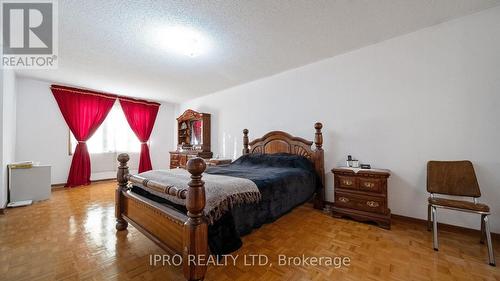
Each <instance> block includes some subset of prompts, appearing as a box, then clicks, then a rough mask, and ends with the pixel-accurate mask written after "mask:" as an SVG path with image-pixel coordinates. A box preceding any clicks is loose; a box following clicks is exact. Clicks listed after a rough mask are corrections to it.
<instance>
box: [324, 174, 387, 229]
mask: <svg viewBox="0 0 500 281" xmlns="http://www.w3.org/2000/svg"><path fill="white" fill-rule="evenodd" d="M332 173H333V177H334V198H335V201H334V203H333V208H332V216H334V217H337V218H341V217H349V218H351V219H354V220H357V221H362V222H374V223H376V224H377V225H378V226H380V227H382V228H385V229H390V228H391V209H389V205H388V192H387V179H388V178H389V177H390V176H391V172H390V171H389V170H386V169H359V168H349V167H338V168H334V169H332Z"/></svg>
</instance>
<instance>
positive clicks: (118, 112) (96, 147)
mask: <svg viewBox="0 0 500 281" xmlns="http://www.w3.org/2000/svg"><path fill="white" fill-rule="evenodd" d="M77 143H78V142H77V140H76V139H75V137H74V136H73V134H72V133H70V149H69V150H70V152H71V154H72V153H73V152H74V151H75V147H76V144H77ZM87 147H88V150H89V153H93V154H97V153H114V152H139V151H140V150H141V143H140V142H139V139H138V138H137V137H136V136H135V134H134V132H133V131H132V129H131V128H130V126H129V124H128V122H127V119H126V118H125V114H123V111H122V109H121V107H120V103H119V102H116V103H115V105H113V107H112V108H111V110H110V111H109V114H108V116H106V119H105V120H104V122H102V124H101V126H100V127H99V129H97V131H96V132H95V133H94V135H92V137H91V138H90V139H89V140H88V141H87Z"/></svg>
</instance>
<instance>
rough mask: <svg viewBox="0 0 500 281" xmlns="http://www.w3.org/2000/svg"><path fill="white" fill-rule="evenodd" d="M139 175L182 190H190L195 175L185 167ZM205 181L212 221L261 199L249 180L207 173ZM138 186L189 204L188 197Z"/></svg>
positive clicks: (207, 204)
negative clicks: (190, 183) (183, 197)
mask: <svg viewBox="0 0 500 281" xmlns="http://www.w3.org/2000/svg"><path fill="white" fill-rule="evenodd" d="M139 175H140V176H142V177H144V178H146V179H149V180H152V181H155V182H158V183H161V184H165V185H168V186H175V187H177V188H179V189H187V188H188V185H187V183H188V182H189V181H190V180H191V174H190V173H189V172H188V171H186V170H184V169H172V170H153V171H148V172H144V173H141V174H139ZM202 180H203V181H204V182H205V196H206V204H205V215H206V216H207V218H208V220H209V222H210V224H213V223H214V222H215V221H217V220H218V219H219V218H221V217H222V215H223V214H225V213H226V212H227V211H229V210H230V209H231V208H232V207H233V206H237V205H241V204H245V203H257V202H259V201H260V199H261V194H260V191H259V189H258V188H257V185H255V183H254V182H253V181H251V180H248V179H243V178H236V177H229V176H221V175H210V174H206V173H204V174H203V178H202ZM137 185H138V186H140V187H141V188H142V189H144V190H146V191H148V192H149V193H152V194H154V195H156V196H159V197H162V198H165V199H167V200H169V201H170V202H172V203H175V204H178V205H182V206H186V200H185V199H180V198H177V197H175V196H171V195H168V194H165V193H162V192H158V191H156V190H153V189H151V188H148V187H145V186H142V185H140V184H137Z"/></svg>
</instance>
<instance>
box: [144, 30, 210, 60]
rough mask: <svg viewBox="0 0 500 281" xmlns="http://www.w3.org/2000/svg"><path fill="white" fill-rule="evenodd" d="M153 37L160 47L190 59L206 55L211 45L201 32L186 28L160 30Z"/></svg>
mask: <svg viewBox="0 0 500 281" xmlns="http://www.w3.org/2000/svg"><path fill="white" fill-rule="evenodd" d="M153 36H154V41H155V43H156V44H158V45H159V47H161V48H163V49H166V50H168V51H170V52H173V53H177V54H181V55H186V56H189V57H197V56H199V55H201V54H203V53H205V52H206V51H207V50H208V47H209V45H210V44H209V41H208V39H207V38H206V37H204V36H203V35H202V34H201V33H200V32H198V31H196V30H194V29H192V28H188V27H184V26H172V27H165V28H159V29H157V30H156V32H155V34H154V35H153Z"/></svg>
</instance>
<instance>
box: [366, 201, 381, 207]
mask: <svg viewBox="0 0 500 281" xmlns="http://www.w3.org/2000/svg"><path fill="white" fill-rule="evenodd" d="M366 205H368V207H372V208H376V207H378V206H380V205H379V204H378V202H375V201H366Z"/></svg>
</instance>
